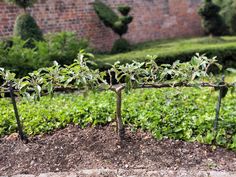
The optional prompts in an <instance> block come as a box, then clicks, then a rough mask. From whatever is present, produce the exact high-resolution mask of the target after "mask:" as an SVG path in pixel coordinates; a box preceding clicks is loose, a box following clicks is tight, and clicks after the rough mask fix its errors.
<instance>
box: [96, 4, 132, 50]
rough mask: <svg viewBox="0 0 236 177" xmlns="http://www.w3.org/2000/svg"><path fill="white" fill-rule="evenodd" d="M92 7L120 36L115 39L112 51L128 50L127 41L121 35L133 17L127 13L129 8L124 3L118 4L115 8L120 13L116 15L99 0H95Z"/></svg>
mask: <svg viewBox="0 0 236 177" xmlns="http://www.w3.org/2000/svg"><path fill="white" fill-rule="evenodd" d="M94 9H95V11H96V13H97V15H98V17H99V18H100V19H101V20H102V22H103V23H104V24H105V25H106V26H107V27H110V28H111V29H112V30H113V31H114V32H115V33H116V34H118V35H119V36H120V39H118V40H117V41H115V43H114V45H113V48H112V53H119V52H125V51H128V50H129V49H130V45H129V42H128V41H127V40H125V39H123V38H122V36H123V35H124V34H126V33H127V32H128V29H129V24H130V23H131V22H132V20H133V17H132V16H130V15H129V12H130V10H131V8H130V7H129V6H126V5H120V6H118V7H117V10H118V12H119V13H120V14H119V15H118V14H116V13H115V12H114V11H113V10H112V9H111V8H110V7H109V6H107V5H106V4H104V3H103V2H101V1H100V0H95V2H94Z"/></svg>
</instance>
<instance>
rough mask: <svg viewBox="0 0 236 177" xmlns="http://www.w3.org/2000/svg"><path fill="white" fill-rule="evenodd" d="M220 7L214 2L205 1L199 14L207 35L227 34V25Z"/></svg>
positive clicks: (210, 0)
mask: <svg viewBox="0 0 236 177" xmlns="http://www.w3.org/2000/svg"><path fill="white" fill-rule="evenodd" d="M219 12H220V7H219V6H217V5H216V4H214V3H213V2H212V0H204V2H203V4H202V6H201V8H200V9H199V14H200V16H201V17H202V26H203V28H204V30H205V33H206V34H210V35H214V36H219V35H223V34H225V32H226V25H225V23H224V21H223V19H222V18H221V16H220V15H219Z"/></svg>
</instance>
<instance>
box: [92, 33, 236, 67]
mask: <svg viewBox="0 0 236 177" xmlns="http://www.w3.org/2000/svg"><path fill="white" fill-rule="evenodd" d="M234 51H236V36H225V37H214V38H212V37H199V38H189V39H172V40H159V41H153V42H145V43H142V44H137V45H134V46H133V47H132V50H131V51H130V52H127V53H122V54H114V55H109V54H100V55H96V62H97V63H99V66H100V67H101V68H103V67H107V66H106V64H107V63H109V64H112V63H114V62H116V61H118V60H119V61H121V62H122V63H126V62H131V61H132V60H136V61H144V60H146V56H147V55H156V56H157V57H158V59H157V61H160V62H161V63H169V62H173V61H174V60H177V59H178V60H182V61H186V60H190V59H191V56H193V55H194V54H195V53H201V54H203V53H206V54H208V56H215V55H216V56H218V57H219V59H220V60H223V59H225V58H228V57H229V56H232V57H234V56H233V54H234V53H233V52H234Z"/></svg>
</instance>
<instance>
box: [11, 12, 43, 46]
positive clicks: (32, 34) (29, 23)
mask: <svg viewBox="0 0 236 177" xmlns="http://www.w3.org/2000/svg"><path fill="white" fill-rule="evenodd" d="M13 33H14V36H19V37H20V38H21V39H23V40H28V42H27V46H29V47H31V46H33V41H34V40H36V41H40V40H43V33H42V31H41V30H40V28H39V26H38V25H37V23H36V21H35V20H34V18H33V17H32V16H31V15H29V14H27V13H23V14H21V15H19V16H18V17H17V19H16V22H15V25H14V32H13Z"/></svg>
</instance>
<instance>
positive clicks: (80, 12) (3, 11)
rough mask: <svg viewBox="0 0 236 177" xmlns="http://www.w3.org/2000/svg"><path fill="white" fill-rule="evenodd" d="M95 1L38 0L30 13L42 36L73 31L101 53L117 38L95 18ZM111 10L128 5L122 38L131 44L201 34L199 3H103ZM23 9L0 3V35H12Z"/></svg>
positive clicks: (116, 0)
mask: <svg viewBox="0 0 236 177" xmlns="http://www.w3.org/2000/svg"><path fill="white" fill-rule="evenodd" d="M92 2H94V0H66V1H65V0H64V1H63V0H38V3H37V4H35V5H34V7H33V8H31V9H29V12H30V13H31V14H32V15H33V16H34V17H35V19H36V20H37V23H38V24H39V25H40V27H41V29H43V31H44V33H49V32H57V31H75V32H76V33H77V34H78V36H82V37H86V38H88V39H89V40H90V42H91V44H92V45H93V46H94V47H96V48H97V49H100V50H108V49H110V48H111V46H112V43H113V42H114V40H115V39H117V38H118V37H117V36H116V35H115V34H114V33H113V32H112V31H111V30H110V29H109V28H107V27H105V26H104V25H103V24H102V23H101V21H100V20H99V19H98V17H97V15H96V13H95V12H94V10H93V7H92ZM104 2H106V3H107V4H109V5H110V6H111V7H113V8H115V7H116V5H117V4H128V5H130V6H131V7H132V11H131V14H132V15H133V16H134V21H133V22H132V23H131V24H130V28H129V32H128V33H127V34H126V35H125V38H127V39H128V40H129V41H130V42H131V43H139V42H143V41H149V40H156V39H161V38H173V37H187V36H198V35H202V29H201V25H200V18H199V16H198V15H197V9H198V6H199V4H200V2H201V0H104ZM21 11H22V10H19V9H18V8H16V7H14V6H10V5H7V4H5V3H3V2H0V36H1V37H3V36H9V35H11V34H12V29H13V24H14V21H15V18H16V16H17V14H19V13H20V12H21Z"/></svg>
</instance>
